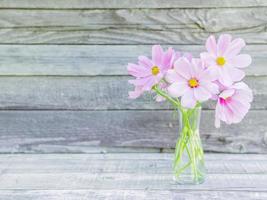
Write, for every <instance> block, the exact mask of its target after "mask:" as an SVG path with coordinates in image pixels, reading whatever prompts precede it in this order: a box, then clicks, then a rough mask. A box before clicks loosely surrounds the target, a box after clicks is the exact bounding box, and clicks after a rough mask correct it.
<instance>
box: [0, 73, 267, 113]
mask: <svg viewBox="0 0 267 200" xmlns="http://www.w3.org/2000/svg"><path fill="white" fill-rule="evenodd" d="M129 79H130V78H129V77H127V76H125V77H124V76H112V77H109V76H100V77H57V76H56V77H53V76H52V77H46V76H41V77H38V76H36V77H16V76H15V77H7V76H3V77H1V79H0V85H1V90H0V109H13V110H14V109H16V110H25V109H27V110H28V109H38V110H58V109H64V110H106V109H108V110H114V109H139V110H140V109H172V107H171V105H170V104H169V103H166V102H162V103H156V102H155V101H154V100H153V95H150V94H147V95H145V96H144V97H142V98H140V99H137V100H131V99H128V91H130V90H132V89H133V88H132V86H131V85H130V84H128V83H127V81H128V80H129ZM245 82H247V83H248V85H249V86H250V87H251V88H252V89H253V92H254V96H255V97H254V102H253V103H252V108H253V109H267V105H266V101H267V79H266V77H248V78H246V79H245ZM204 108H205V109H213V108H214V103H213V102H211V101H210V102H208V103H205V105H204Z"/></svg>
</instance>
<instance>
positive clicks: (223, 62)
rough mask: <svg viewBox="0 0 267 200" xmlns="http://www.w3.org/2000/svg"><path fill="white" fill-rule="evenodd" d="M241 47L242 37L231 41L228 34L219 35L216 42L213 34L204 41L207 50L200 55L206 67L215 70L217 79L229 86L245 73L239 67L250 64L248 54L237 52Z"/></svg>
mask: <svg viewBox="0 0 267 200" xmlns="http://www.w3.org/2000/svg"><path fill="white" fill-rule="evenodd" d="M243 47H245V42H244V40H243V39H240V38H237V39H234V40H233V41H232V37H231V35H229V34H223V35H221V36H220V37H219V40H218V43H217V42H216V39H215V37H214V36H210V37H209V38H208V39H207V41H206V49H207V51H208V52H204V53H201V54H200V57H201V59H202V60H203V61H204V62H205V63H206V64H207V66H208V67H212V68H213V69H214V70H217V72H218V74H219V78H218V80H219V81H220V82H221V83H222V84H224V85H227V86H229V85H232V84H233V82H236V81H240V80H241V79H242V78H244V76H245V73H244V72H243V71H242V70H240V68H244V67H247V66H249V65H250V64H251V57H250V55H248V54H239V53H240V51H241V49H242V48H243Z"/></svg>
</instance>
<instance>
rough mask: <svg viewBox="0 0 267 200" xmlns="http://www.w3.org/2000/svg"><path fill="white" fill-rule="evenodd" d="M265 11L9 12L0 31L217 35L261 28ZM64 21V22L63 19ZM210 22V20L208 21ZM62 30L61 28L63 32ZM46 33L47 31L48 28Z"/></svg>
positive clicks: (4, 14) (3, 13) (2, 15)
mask: <svg viewBox="0 0 267 200" xmlns="http://www.w3.org/2000/svg"><path fill="white" fill-rule="evenodd" d="M266 11H267V8H265V7H255V8H242V9H238V8H237V9H236V8H231V9H223V8H221V9H220V12H218V9H217V8H215V9H192V8H190V9H137V10H131V9H130V10H129V9H119V10H10V9H7V10H5V9H2V10H1V12H0V19H1V21H0V27H1V28H5V29H6V28H23V27H24V28H33V27H36V28H42V29H43V28H49V27H50V28H51V27H52V28H53V27H54V28H55V27H59V28H61V29H62V30H68V28H67V27H69V28H70V30H73V28H76V29H75V30H79V29H80V30H88V31H90V30H92V31H94V30H100V31H101V30H105V29H106V30H107V29H120V27H121V28H122V29H123V28H127V29H150V28H151V31H153V30H159V29H169V30H173V29H176V30H178V29H180V30H179V31H181V29H186V30H188V31H190V30H191V32H199V31H203V30H205V31H206V32H220V31H224V32H226V31H234V30H244V29H246V30H247V31H249V30H250V29H252V30H253V28H255V27H257V28H258V30H259V29H260V28H261V29H264V27H265V24H266V21H267V14H266ZM66 19H68V20H66ZM210 19H212V20H210ZM63 28H64V29H63ZM48 30H49V29H48Z"/></svg>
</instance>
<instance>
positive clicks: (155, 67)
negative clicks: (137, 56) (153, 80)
mask: <svg viewBox="0 0 267 200" xmlns="http://www.w3.org/2000/svg"><path fill="white" fill-rule="evenodd" d="M151 73H152V74H153V75H154V76H156V75H157V74H158V73H159V67H158V66H154V67H152V69H151Z"/></svg>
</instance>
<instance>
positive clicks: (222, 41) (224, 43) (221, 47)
mask: <svg viewBox="0 0 267 200" xmlns="http://www.w3.org/2000/svg"><path fill="white" fill-rule="evenodd" d="M231 40H232V36H231V35H229V34H222V35H220V37H219V40H218V46H217V48H218V49H217V52H218V55H220V56H223V55H224V52H225V51H226V49H227V48H228V46H229V44H230V43H231Z"/></svg>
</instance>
